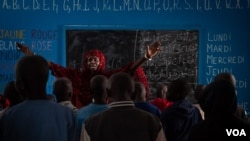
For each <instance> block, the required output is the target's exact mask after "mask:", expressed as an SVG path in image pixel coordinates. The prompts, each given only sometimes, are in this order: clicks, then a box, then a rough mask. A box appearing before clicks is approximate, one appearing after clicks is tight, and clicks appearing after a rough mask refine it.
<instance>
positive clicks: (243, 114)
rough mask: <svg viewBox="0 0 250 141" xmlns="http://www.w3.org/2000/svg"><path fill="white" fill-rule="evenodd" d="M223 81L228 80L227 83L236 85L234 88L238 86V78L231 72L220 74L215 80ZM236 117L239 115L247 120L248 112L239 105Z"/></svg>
mask: <svg viewBox="0 0 250 141" xmlns="http://www.w3.org/2000/svg"><path fill="white" fill-rule="evenodd" d="M221 79H222V80H227V81H229V82H231V83H232V84H233V85H234V87H235V85H236V78H235V76H234V75H233V74H232V73H230V72H222V73H219V74H218V75H216V76H215V77H214V80H221ZM236 94H237V93H236ZM235 115H237V116H238V117H239V118H241V119H244V120H246V111H245V109H244V108H243V107H241V106H239V105H237V109H236V111H235Z"/></svg>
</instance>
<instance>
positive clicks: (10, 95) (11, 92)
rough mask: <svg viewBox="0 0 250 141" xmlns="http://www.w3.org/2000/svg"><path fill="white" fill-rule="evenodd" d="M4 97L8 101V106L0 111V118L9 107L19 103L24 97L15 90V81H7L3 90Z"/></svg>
mask: <svg viewBox="0 0 250 141" xmlns="http://www.w3.org/2000/svg"><path fill="white" fill-rule="evenodd" d="M4 97H5V98H6V99H7V100H8V101H9V106H8V107H6V108H5V109H3V110H2V111H0V117H2V115H3V114H4V113H5V112H6V111H7V110H8V109H9V108H11V107H13V106H14V105H16V104H19V103H21V102H22V101H23V100H24V97H23V96H22V95H21V94H20V93H19V92H18V91H17V90H16V87H15V81H13V80H12V81H9V82H8V83H7V85H6V86H5V88H4Z"/></svg>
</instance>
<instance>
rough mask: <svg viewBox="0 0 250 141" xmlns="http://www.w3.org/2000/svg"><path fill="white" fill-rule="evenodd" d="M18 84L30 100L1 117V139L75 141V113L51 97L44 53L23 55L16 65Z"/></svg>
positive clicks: (10, 140) (16, 82) (6, 140)
mask: <svg viewBox="0 0 250 141" xmlns="http://www.w3.org/2000/svg"><path fill="white" fill-rule="evenodd" d="M15 76H16V80H15V85H16V88H17V90H18V92H21V93H22V94H24V96H25V98H26V100H25V101H23V102H22V103H20V104H18V105H15V106H13V107H12V108H10V109H9V110H8V111H7V112H6V113H5V114H4V115H3V117H2V118H1V120H0V140H1V141H75V133H76V118H75V115H74V114H73V112H72V111H71V110H70V109H69V108H67V107H65V106H62V105H59V104H57V103H53V102H50V101H49V100H48V99H47V94H46V84H47V81H48V77H49V66H48V63H47V61H46V60H45V59H44V58H43V57H41V56H38V55H36V56H30V55H29V56H28V55H26V56H23V57H22V58H20V59H19V60H18V62H17V64H16V69H15Z"/></svg>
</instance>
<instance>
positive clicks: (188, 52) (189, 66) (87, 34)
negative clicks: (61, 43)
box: [66, 30, 199, 85]
mask: <svg viewBox="0 0 250 141" xmlns="http://www.w3.org/2000/svg"><path fill="white" fill-rule="evenodd" d="M66 34H67V36H66V38H67V39H66V45H67V47H66V48H67V49H66V52H67V53H66V58H67V62H66V64H67V66H68V67H71V68H81V67H82V58H83V57H82V56H83V55H84V53H85V52H86V51H88V50H89V49H99V50H101V51H103V53H104V54H105V56H106V69H107V70H108V69H116V68H120V67H122V66H124V65H126V64H127V63H129V62H130V61H135V60H136V59H138V58H140V57H143V56H144V53H145V49H146V45H148V44H150V43H152V42H153V41H155V40H160V41H161V47H160V48H161V51H160V52H159V53H158V54H157V56H155V57H154V58H153V59H152V61H147V62H146V63H144V64H143V68H144V71H145V74H146V75H147V78H148V81H149V83H150V85H155V83H159V82H168V81H171V80H173V79H176V78H180V77H183V78H187V79H188V81H189V83H191V84H196V83H197V68H198V66H197V62H198V61H197V60H198V40H199V38H198V37H199V36H198V31H197V30H174V31H171V30H170V31H168V30H159V31H158V30H157V31H156V30H66Z"/></svg>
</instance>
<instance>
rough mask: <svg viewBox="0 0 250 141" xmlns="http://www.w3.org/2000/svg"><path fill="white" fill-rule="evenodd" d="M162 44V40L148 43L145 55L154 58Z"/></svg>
mask: <svg viewBox="0 0 250 141" xmlns="http://www.w3.org/2000/svg"><path fill="white" fill-rule="evenodd" d="M160 46H161V43H160V41H156V42H154V43H153V44H151V45H147V51H146V54H145V57H146V58H148V59H152V58H153V57H154V56H155V55H156V54H157V53H158V52H159V51H160Z"/></svg>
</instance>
